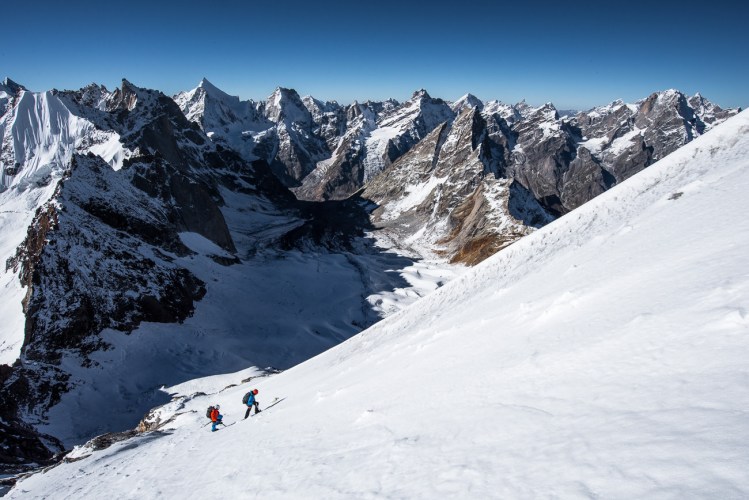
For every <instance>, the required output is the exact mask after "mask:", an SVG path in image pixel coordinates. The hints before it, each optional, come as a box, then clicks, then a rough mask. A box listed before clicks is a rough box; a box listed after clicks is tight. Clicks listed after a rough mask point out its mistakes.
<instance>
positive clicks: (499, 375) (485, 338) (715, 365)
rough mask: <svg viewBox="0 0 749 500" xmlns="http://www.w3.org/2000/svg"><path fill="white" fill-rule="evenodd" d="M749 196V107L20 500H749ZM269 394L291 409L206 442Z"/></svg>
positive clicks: (35, 479)
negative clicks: (341, 336)
mask: <svg viewBox="0 0 749 500" xmlns="http://www.w3.org/2000/svg"><path fill="white" fill-rule="evenodd" d="M747 189H749V114H748V113H747V112H746V111H745V112H743V113H741V114H739V115H738V116H736V117H734V118H731V119H730V120H728V121H727V122H726V123H725V124H723V125H720V126H718V127H716V128H715V129H714V130H712V131H710V132H709V133H707V134H705V135H703V136H701V137H699V138H697V139H696V140H695V141H693V142H691V143H690V144H688V145H687V146H685V147H683V148H681V149H680V150H678V151H677V152H675V153H673V154H671V155H670V156H668V157H667V158H665V159H663V160H662V161H660V162H658V164H657V165H655V166H653V167H650V168H648V169H646V170H644V171H643V172H641V173H639V174H637V175H636V176H634V177H632V178H630V179H629V180H628V181H626V182H624V183H622V184H620V185H618V186H616V187H615V188H613V189H611V190H610V191H607V192H606V193H604V194H602V195H600V196H599V197H597V198H596V199H594V200H593V201H591V202H589V203H587V204H586V205H584V206H582V207H581V208H579V209H578V210H576V211H574V212H572V213H570V214H568V215H566V216H564V217H562V218H561V219H559V220H557V221H556V222H554V223H552V224H550V225H548V226H546V227H545V228H543V229H541V230H539V231H537V232H536V233H534V234H532V235H530V236H528V237H526V238H524V239H522V240H521V241H519V242H518V243H516V244H514V245H512V246H511V247H509V248H507V249H505V250H503V251H502V252H500V253H498V254H496V255H495V256H494V257H492V258H490V259H488V260H487V261H485V262H484V263H482V264H480V265H479V266H477V267H476V268H474V269H473V270H471V271H469V272H467V273H465V274H463V275H462V276H461V277H460V278H458V279H456V280H454V281H452V282H451V283H449V284H448V285H446V286H444V287H442V288H441V289H439V290H437V291H435V292H434V293H432V294H431V295H429V296H428V297H426V298H425V299H423V300H421V301H418V302H416V303H415V304H414V305H412V306H411V307H410V308H408V309H407V310H405V311H403V312H401V313H399V314H396V315H394V316H391V317H390V318H387V319H385V320H383V321H381V322H380V323H378V324H376V325H375V326H373V327H371V328H369V329H368V330H366V331H364V332H363V333H361V334H359V335H357V336H356V337H354V338H352V339H350V340H348V341H346V342H344V343H343V344H341V345H339V346H337V347H335V348H333V349H331V350H329V351H327V352H325V353H323V354H321V355H319V356H317V357H315V358H313V359H311V360H309V361H308V362H305V363H303V364H301V365H299V366H297V367H295V368H293V369H291V370H288V371H286V372H284V373H282V374H280V375H276V376H273V377H270V378H267V379H255V380H253V381H252V384H253V385H249V384H246V383H245V384H240V385H239V386H237V387H227V388H226V389H224V387H225V386H228V385H230V384H232V383H233V384H236V383H239V382H240V381H241V375H239V374H237V375H234V376H232V375H227V376H226V377H224V378H223V380H216V382H217V383H216V385H214V386H213V390H212V392H213V393H212V394H210V395H208V396H200V395H191V394H187V393H183V392H181V390H185V388H174V389H173V390H171V391H170V392H173V393H175V397H176V399H175V401H179V405H176V404H175V405H174V409H173V416H174V417H175V418H174V419H173V420H172V421H171V422H170V423H168V424H166V425H164V426H163V427H161V428H160V429H159V430H157V431H153V432H149V433H144V434H141V435H140V436H139V437H137V438H135V439H131V440H129V441H123V442H121V443H118V444H116V445H114V446H112V447H110V448H108V449H106V450H103V451H97V452H94V453H92V454H90V455H89V456H85V455H86V454H85V453H79V454H78V455H77V458H79V460H78V461H76V462H74V463H65V464H62V465H60V466H58V467H55V468H53V469H51V470H48V471H47V472H46V473H45V474H36V475H33V476H30V477H28V478H27V479H24V480H22V481H20V482H19V483H18V484H17V485H16V487H15V488H14V489H13V490H12V491H11V492H10V494H9V497H10V498H17V497H22V496H23V497H24V498H31V497H36V498H40V497H50V496H54V497H57V498H64V497H73V496H75V497H80V496H85V497H96V498H102V497H105V496H116V497H118V498H156V497H160V496H163V495H168V496H172V497H191V498H193V497H195V498H197V497H202V496H205V495H209V494H211V493H216V492H220V494H221V495H222V496H233V495H238V496H240V497H243V496H257V497H262V498H281V497H283V498H289V497H306V498H350V497H361V498H372V497H399V498H435V497H437V496H441V495H450V496H463V497H473V498H486V497H501V498H520V497H525V498H528V497H605V498H622V497H624V498H641V497H668V498H674V497H679V498H682V497H703V498H704V497H709V498H739V497H746V496H747V495H749V476H747V474H746V466H747V463H748V462H749V451H747V450H749V426H748V425H747V413H746V412H747V407H748V406H749V383H748V382H749V367H748V366H747V363H746V360H747V359H749V338H748V337H747V334H748V333H749V313H748V312H747V306H746V304H747V303H749V273H747V269H748V268H749V266H748V265H747V264H749V259H748V258H747V257H746V255H747V254H746V247H747V245H749V220H748V219H747V218H746V217H744V216H743V215H742V214H744V213H745V212H746V211H747V210H749V199H748V198H747V197H746V192H747ZM258 380H259V381H258ZM197 385H199V384H197ZM201 387H202V390H205V387H203V386H201ZM251 387H257V388H258V389H259V390H260V394H259V395H258V399H259V400H260V402H261V406H264V404H268V403H269V402H270V401H271V399H272V398H273V397H284V398H285V399H284V401H282V402H281V403H280V404H278V405H276V406H274V407H273V408H271V409H269V410H268V411H267V412H263V413H261V414H260V415H258V416H257V417H252V418H251V419H249V420H246V421H239V422H238V423H237V425H234V426H231V427H227V428H225V429H223V430H221V431H219V432H217V433H211V432H210V431H208V430H207V429H208V428H207V427H201V425H203V423H204V422H205V417H204V412H205V407H207V406H208V404H210V403H220V404H221V406H222V411H223V412H224V414H225V416H226V419H225V420H226V422H227V423H231V422H234V421H237V420H238V419H240V418H241V417H242V416H243V414H244V409H243V408H242V405H241V398H242V394H243V393H244V392H246V390H247V389H249V388H251ZM188 389H189V384H188ZM177 408H178V410H177ZM177 413H179V415H177Z"/></svg>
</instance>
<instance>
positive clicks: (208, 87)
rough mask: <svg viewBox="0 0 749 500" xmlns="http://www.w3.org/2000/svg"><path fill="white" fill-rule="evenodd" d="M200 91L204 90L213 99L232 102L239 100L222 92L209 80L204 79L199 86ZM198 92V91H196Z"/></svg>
mask: <svg viewBox="0 0 749 500" xmlns="http://www.w3.org/2000/svg"><path fill="white" fill-rule="evenodd" d="M197 88H198V89H202V90H203V91H204V92H205V93H206V94H208V95H210V96H211V97H217V98H221V99H231V100H237V101H238V100H239V97H236V96H231V95H229V94H227V93H226V92H224V91H223V90H221V89H220V88H218V87H216V86H215V85H214V84H212V83H211V82H209V81H208V79H207V78H205V77H203V79H201V80H200V83H199V84H198V87H197ZM196 90H197V89H196Z"/></svg>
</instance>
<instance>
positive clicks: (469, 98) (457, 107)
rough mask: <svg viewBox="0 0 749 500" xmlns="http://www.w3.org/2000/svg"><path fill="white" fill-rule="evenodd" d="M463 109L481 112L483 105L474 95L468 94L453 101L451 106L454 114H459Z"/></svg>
mask: <svg viewBox="0 0 749 500" xmlns="http://www.w3.org/2000/svg"><path fill="white" fill-rule="evenodd" d="M465 107H471V108H478V109H479V110H482V109H483V108H484V103H483V102H482V101H481V99H479V98H478V97H476V96H475V95H473V94H470V93H468V94H465V95H464V96H463V97H461V98H460V99H458V100H457V101H455V102H454V103H453V104H452V106H451V108H452V110H453V111H454V112H456V113H459V112H460V111H461V110H462V109H463V108H465Z"/></svg>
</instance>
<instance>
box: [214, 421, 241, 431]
mask: <svg viewBox="0 0 749 500" xmlns="http://www.w3.org/2000/svg"><path fill="white" fill-rule="evenodd" d="M234 424H236V422H232V423H230V424H219V425H218V426H217V427H216V431H220V430H221V429H222V428H223V427H231V426H232V425H234ZM216 431H211V432H216Z"/></svg>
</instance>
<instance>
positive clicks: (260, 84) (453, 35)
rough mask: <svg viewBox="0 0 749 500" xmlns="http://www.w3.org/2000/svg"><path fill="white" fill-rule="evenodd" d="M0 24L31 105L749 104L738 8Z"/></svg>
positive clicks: (593, 6)
mask: <svg viewBox="0 0 749 500" xmlns="http://www.w3.org/2000/svg"><path fill="white" fill-rule="evenodd" d="M732 4H740V5H739V6H733V5H732ZM1 12H2V17H3V23H2V28H1V29H0V33H2V40H3V41H2V43H0V78H1V77H2V76H9V77H11V78H12V79H14V80H16V81H18V82H19V83H21V84H23V85H25V86H26V87H28V88H30V89H31V90H47V89H51V88H59V89H72V88H80V87H82V86H84V85H86V84H88V83H91V82H96V83H103V84H104V85H106V86H107V87H108V88H110V89H111V88H114V87H116V86H118V85H119V83H120V80H121V79H122V78H123V77H124V78H127V79H128V80H130V81H131V82H133V83H134V84H136V85H138V86H141V87H149V88H157V89H160V90H162V91H164V92H165V93H166V94H170V95H171V94H174V93H176V92H178V91H180V90H189V89H191V88H194V87H195V86H196V85H197V84H198V82H199V81H200V79H201V78H203V77H206V78H208V80H210V81H211V82H212V83H214V84H215V85H216V86H218V87H219V88H221V89H223V90H224V91H226V92H228V93H229V94H232V95H239V96H240V97H241V98H242V99H248V98H252V99H263V98H265V97H266V96H267V95H268V94H270V93H271V92H272V91H273V89H274V88H275V87H277V86H279V85H280V86H284V87H291V88H295V89H296V90H297V91H299V93H300V94H302V95H305V94H311V95H313V96H315V97H317V98H319V99H335V100H338V101H339V102H341V103H349V102H351V101H352V100H354V99H358V100H366V99H384V98H388V97H394V98H396V99H398V100H404V99H407V98H408V97H409V96H410V95H411V93H412V92H413V91H414V90H416V89H419V88H425V89H427V90H428V91H429V93H430V94H431V95H433V96H435V97H442V98H444V99H449V100H453V99H457V98H458V97H460V96H461V95H463V94H465V93H466V92H471V93H473V94H475V95H476V96H478V97H479V98H481V99H484V100H490V99H499V100H501V101H505V102H510V103H512V102H517V101H519V100H521V99H526V100H527V101H528V102H530V103H531V104H542V103H544V102H548V101H551V102H553V103H554V104H555V105H556V106H557V107H558V108H561V109H565V108H577V109H581V108H588V107H591V106H594V105H599V104H605V103H608V102H610V101H612V100H614V99H617V98H621V99H624V100H625V101H634V100H637V99H641V98H643V97H646V96H647V95H648V94H650V93H651V92H653V91H656V90H663V89H667V88H676V89H679V90H681V91H683V92H686V93H689V94H692V93H694V92H698V91H699V92H701V93H702V94H703V95H704V96H705V97H707V98H709V99H711V100H712V101H714V102H717V103H718V104H720V105H722V106H742V107H746V106H747V105H748V104H749V64H747V63H748V62H749V56H748V54H749V42H747V35H746V34H745V32H746V30H747V26H746V22H747V20H748V19H749V16H747V14H749V6H747V5H746V4H745V3H744V2H736V1H731V2H727V1H723V0H717V1H716V0H713V1H706V2H694V1H691V0H688V1H685V2H670V1H669V2H657V1H650V2H644V1H639V0H629V1H627V2H610V1H605V0H599V1H595V2H594V1H583V2H572V1H567V2H561V1H560V2H549V1H532V0H525V1H523V0H514V1H513V2H501V1H491V0H461V1H452V0H451V1H447V0H423V1H421V2H414V1H412V0H400V1H393V0H371V1H358V0H350V1H331V0H317V1H307V2H302V1H297V0H286V1H283V0H267V1H256V0H244V1H234V0H232V1H223V2H222V1H218V0H215V1H213V2H210V1H206V0H203V1H201V2H197V1H192V0H185V1H182V2H167V1H163V2H162V1H159V0H151V1H149V2H144V1H142V0H127V1H124V2H111V1H108V0H99V1H91V0H68V1H66V2H60V1H36V2H34V1H28V2H17V1H14V2H7V3H6V5H4V6H3V7H2V9H1Z"/></svg>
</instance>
